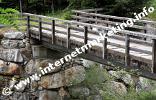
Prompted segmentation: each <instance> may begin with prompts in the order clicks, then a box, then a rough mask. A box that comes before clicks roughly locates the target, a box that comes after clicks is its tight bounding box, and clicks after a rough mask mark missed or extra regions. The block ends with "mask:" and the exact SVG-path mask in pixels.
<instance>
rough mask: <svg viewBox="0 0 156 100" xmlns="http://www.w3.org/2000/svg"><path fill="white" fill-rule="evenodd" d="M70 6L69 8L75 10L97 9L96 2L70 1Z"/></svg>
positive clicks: (92, 0)
mask: <svg viewBox="0 0 156 100" xmlns="http://www.w3.org/2000/svg"><path fill="white" fill-rule="evenodd" d="M68 1H69V6H68V8H73V9H80V8H81V9H84V8H95V7H97V1H96V0H68Z"/></svg>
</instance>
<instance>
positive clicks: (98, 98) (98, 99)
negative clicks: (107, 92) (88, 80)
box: [87, 95, 103, 100]
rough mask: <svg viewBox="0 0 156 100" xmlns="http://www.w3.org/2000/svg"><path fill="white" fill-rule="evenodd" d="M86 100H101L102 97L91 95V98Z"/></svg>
mask: <svg viewBox="0 0 156 100" xmlns="http://www.w3.org/2000/svg"><path fill="white" fill-rule="evenodd" d="M87 100H103V99H102V96H100V95H92V96H89V97H87Z"/></svg>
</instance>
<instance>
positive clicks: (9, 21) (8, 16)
mask: <svg viewBox="0 0 156 100" xmlns="http://www.w3.org/2000/svg"><path fill="white" fill-rule="evenodd" d="M18 13H19V12H18V11H17V10H15V9H12V8H7V9H3V8H0V23H1V24H5V25H11V26H14V27H16V28H17V24H16V21H14V20H13V19H15V18H18V16H17V15H13V14H18Z"/></svg>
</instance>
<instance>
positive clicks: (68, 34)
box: [67, 24, 70, 49]
mask: <svg viewBox="0 0 156 100" xmlns="http://www.w3.org/2000/svg"><path fill="white" fill-rule="evenodd" d="M67 48H68V49H69V48H70V25H69V24H68V25H67Z"/></svg>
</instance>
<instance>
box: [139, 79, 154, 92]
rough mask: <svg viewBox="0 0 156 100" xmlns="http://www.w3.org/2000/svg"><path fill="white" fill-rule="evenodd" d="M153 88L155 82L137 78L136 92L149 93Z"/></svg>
mask: <svg viewBox="0 0 156 100" xmlns="http://www.w3.org/2000/svg"><path fill="white" fill-rule="evenodd" d="M153 87H156V82H155V81H152V80H150V79H147V78H144V77H139V80H138V82H137V83H136V91H137V92H139V91H150V90H153Z"/></svg>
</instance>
